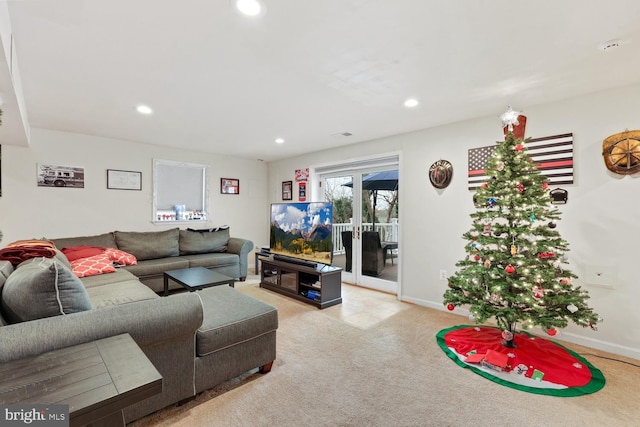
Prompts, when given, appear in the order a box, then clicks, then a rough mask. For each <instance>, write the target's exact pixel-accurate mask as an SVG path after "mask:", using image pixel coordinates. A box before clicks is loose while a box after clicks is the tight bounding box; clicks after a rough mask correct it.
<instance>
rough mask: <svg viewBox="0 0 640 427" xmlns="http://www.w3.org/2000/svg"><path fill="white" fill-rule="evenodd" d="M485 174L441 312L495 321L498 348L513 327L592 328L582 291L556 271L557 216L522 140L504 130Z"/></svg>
mask: <svg viewBox="0 0 640 427" xmlns="http://www.w3.org/2000/svg"><path fill="white" fill-rule="evenodd" d="M516 124H517V123H516ZM486 173H487V175H488V177H489V179H488V181H487V182H486V183H485V184H483V185H482V186H481V187H480V188H479V189H478V190H477V193H476V195H475V197H474V200H475V201H476V206H477V209H476V211H475V212H473V213H472V214H471V218H472V226H471V229H470V230H469V231H468V232H466V233H464V235H463V238H464V239H465V240H466V242H467V243H466V245H465V251H466V253H467V255H466V257H465V258H464V259H463V260H461V261H459V262H458V263H457V264H456V266H457V267H460V269H459V270H458V271H457V272H456V273H455V274H454V275H453V276H451V277H450V278H449V289H447V290H446V292H445V293H444V304H445V305H446V306H447V308H448V309H449V310H453V309H454V308H455V307H457V306H469V310H470V312H471V318H472V320H475V322H476V323H478V324H480V323H484V322H485V321H487V319H490V318H495V319H496V321H497V324H498V326H499V327H500V329H502V331H503V333H502V336H503V338H504V340H505V341H504V345H506V346H513V345H514V344H513V333H514V332H515V330H516V324H517V323H520V324H521V327H522V328H523V329H528V328H531V327H533V326H540V327H541V328H542V329H543V330H545V331H547V333H548V334H549V335H555V333H556V331H557V329H559V328H564V327H566V326H567V325H568V323H569V321H572V322H574V323H576V324H577V325H580V326H583V327H586V326H590V327H591V328H593V329H595V325H596V324H597V322H598V320H599V319H598V315H597V314H596V313H594V311H593V310H592V309H591V308H590V307H589V306H588V305H587V302H586V301H587V299H588V298H589V295H588V293H587V291H585V290H583V289H581V288H580V287H579V286H578V287H576V286H574V284H573V280H574V279H576V278H577V276H576V275H574V274H573V273H571V271H569V270H568V269H566V268H563V267H562V266H563V264H567V259H566V256H565V253H566V252H567V251H568V243H567V241H566V240H564V239H563V238H562V237H561V236H560V233H559V232H558V231H557V229H556V222H557V221H558V220H559V219H560V211H559V210H558V209H557V207H555V206H553V205H552V203H551V197H550V195H549V183H548V179H547V177H545V176H544V175H542V174H541V173H540V171H539V170H538V169H537V168H536V165H535V164H534V163H533V162H532V161H531V159H530V157H529V155H528V154H527V148H526V140H523V139H519V138H518V139H516V138H515V137H514V135H513V133H512V132H511V131H510V132H509V133H508V134H507V136H506V138H505V141H504V142H499V143H498V146H497V147H496V149H495V150H494V152H493V155H492V156H491V158H490V159H489V161H488V164H487V166H486Z"/></svg>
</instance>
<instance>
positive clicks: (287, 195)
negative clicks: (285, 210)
mask: <svg viewBox="0 0 640 427" xmlns="http://www.w3.org/2000/svg"><path fill="white" fill-rule="evenodd" d="M291 199H293V181H283V182H282V200H291Z"/></svg>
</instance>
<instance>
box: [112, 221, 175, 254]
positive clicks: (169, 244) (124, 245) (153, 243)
mask: <svg viewBox="0 0 640 427" xmlns="http://www.w3.org/2000/svg"><path fill="white" fill-rule="evenodd" d="M113 234H114V235H115V236H116V243H117V244H118V249H120V250H122V251H125V252H129V253H130V254H132V255H133V256H135V257H136V259H137V260H138V261H142V260H146V259H156V258H166V257H173V256H178V255H180V247H179V244H178V237H179V234H178V229H177V228H172V229H171V230H166V231H147V232H137V231H115V232H114V233H113Z"/></svg>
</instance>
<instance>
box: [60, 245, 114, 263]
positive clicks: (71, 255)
mask: <svg viewBox="0 0 640 427" xmlns="http://www.w3.org/2000/svg"><path fill="white" fill-rule="evenodd" d="M61 251H62V253H63V254H64V255H65V256H66V257H67V259H68V260H69V262H71V261H75V260H77V259H80V258H88V257H91V256H94V255H99V254H101V253H103V252H104V248H101V247H99V246H84V245H81V246H69V247H68V248H62V249H61Z"/></svg>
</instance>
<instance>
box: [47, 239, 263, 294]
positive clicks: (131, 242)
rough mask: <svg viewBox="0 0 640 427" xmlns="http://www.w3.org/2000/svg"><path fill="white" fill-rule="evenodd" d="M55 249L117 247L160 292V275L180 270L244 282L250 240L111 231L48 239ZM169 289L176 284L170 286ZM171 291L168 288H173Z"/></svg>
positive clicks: (133, 270)
mask: <svg viewBox="0 0 640 427" xmlns="http://www.w3.org/2000/svg"><path fill="white" fill-rule="evenodd" d="M51 240H52V241H53V242H54V243H55V245H56V247H57V248H58V249H61V250H62V249H64V248H67V247H74V246H80V245H84V246H100V247H105V248H117V249H120V250H123V251H125V252H128V253H130V254H132V255H134V256H135V257H136V259H137V260H138V264H137V265H131V266H125V267H123V268H125V269H126V270H129V271H130V272H131V273H133V274H134V275H135V276H136V277H138V279H140V281H141V282H142V283H144V284H145V285H147V286H148V287H149V288H151V289H152V290H153V291H155V292H161V291H162V289H163V274H162V273H163V272H165V271H168V270H178V269H181V268H191V267H206V268H209V269H212V270H216V271H218V272H219V273H222V274H224V275H227V276H229V277H233V278H235V279H236V280H238V279H239V280H244V279H245V278H246V277H247V269H248V263H247V262H248V261H247V258H248V255H249V252H251V250H252V249H253V243H252V242H251V241H250V240H246V239H241V238H238V237H231V236H230V233H229V229H228V228H225V229H220V230H216V231H209V230H199V231H197V230H189V229H187V230H180V229H178V228H172V229H170V230H165V231H151V232H135V231H114V232H111V233H104V234H99V235H95V236H82V237H69V238H57V239H51ZM170 286H172V288H176V285H175V284H173V283H171V284H170ZM172 288H170V289H172Z"/></svg>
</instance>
